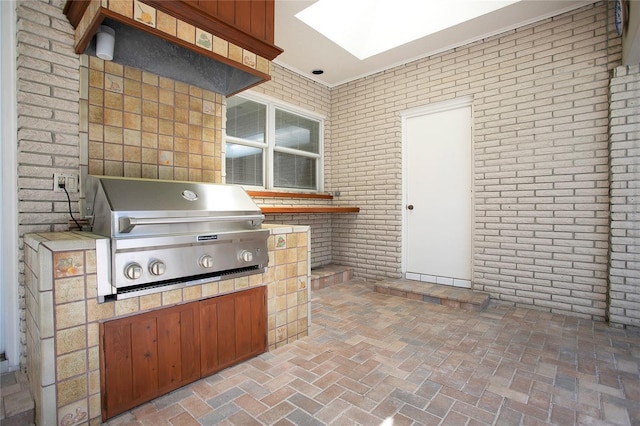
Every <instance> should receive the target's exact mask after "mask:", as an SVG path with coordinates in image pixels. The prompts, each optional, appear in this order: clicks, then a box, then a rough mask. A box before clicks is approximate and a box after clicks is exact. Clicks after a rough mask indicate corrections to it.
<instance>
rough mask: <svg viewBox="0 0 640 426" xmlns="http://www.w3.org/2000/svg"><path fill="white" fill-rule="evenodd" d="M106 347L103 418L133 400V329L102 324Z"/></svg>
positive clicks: (103, 365)
mask: <svg viewBox="0 0 640 426" xmlns="http://www.w3.org/2000/svg"><path fill="white" fill-rule="evenodd" d="M101 328H102V334H103V336H104V337H103V339H102V340H103V342H104V346H106V347H108V348H110V350H109V351H108V352H106V353H103V354H102V359H103V363H102V382H103V384H105V386H104V388H103V390H102V400H103V406H102V409H103V416H106V413H111V412H114V411H117V408H118V407H122V406H126V405H127V404H129V403H131V400H132V399H133V392H132V391H133V389H132V388H131V383H132V381H133V363H132V360H131V327H130V325H129V324H113V325H111V324H109V323H107V324H101Z"/></svg>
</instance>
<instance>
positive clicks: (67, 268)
mask: <svg viewBox="0 0 640 426" xmlns="http://www.w3.org/2000/svg"><path fill="white" fill-rule="evenodd" d="M264 227H265V228H269V229H270V230H271V234H270V236H269V239H268V247H269V266H268V267H267V270H266V272H264V273H263V274H256V275H250V276H247V277H241V278H236V279H231V280H225V281H218V282H212V283H206V284H201V285H195V286H191V287H184V288H182V289H176V290H169V291H165V292H161V293H155V294H151V295H145V296H140V297H134V298H131V299H124V300H118V301H112V302H106V303H102V304H99V303H98V301H97V300H98V299H97V286H96V251H95V241H96V239H99V238H103V237H100V236H98V235H95V234H91V233H86V232H56V233H41V234H28V235H25V237H24V241H25V284H26V286H25V287H26V292H27V294H26V303H27V309H26V311H27V319H26V323H27V371H28V375H29V382H30V384H31V388H32V389H31V391H32V393H33V395H34V399H35V403H36V423H37V424H38V425H48V424H57V425H65V426H69V425H74V424H86V423H89V424H100V423H101V405H100V404H101V397H100V361H99V358H100V355H99V324H100V322H102V321H106V320H110V319H114V318H118V317H121V316H125V315H131V314H136V313H142V312H145V311H149V310H152V309H157V308H161V307H168V306H172V305H176V304H179V303H183V302H190V301H195V300H200V299H205V298H208V297H213V296H217V295H222V294H227V293H232V292H236V291H241V290H243V289H247V288H250V287H256V286H266V287H267V316H268V318H267V320H268V321H267V333H268V336H267V345H268V349H269V350H273V349H275V348H277V347H280V346H283V345H285V344H287V343H290V342H293V341H295V340H298V339H300V338H302V337H304V336H307V334H308V329H309V325H310V321H309V316H310V312H311V309H310V303H311V298H310V286H309V276H310V266H309V265H310V264H309V250H310V248H309V232H310V231H309V227H307V226H287V225H264ZM54 422H55V423H54Z"/></svg>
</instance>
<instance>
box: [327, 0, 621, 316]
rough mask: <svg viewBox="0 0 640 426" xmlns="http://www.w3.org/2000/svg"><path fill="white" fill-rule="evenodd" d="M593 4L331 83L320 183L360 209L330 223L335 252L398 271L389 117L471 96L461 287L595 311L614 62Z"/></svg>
mask: <svg viewBox="0 0 640 426" xmlns="http://www.w3.org/2000/svg"><path fill="white" fill-rule="evenodd" d="M607 13H609V15H611V13H612V7H611V6H610V5H608V4H607V3H606V2H601V3H597V4H595V5H593V6H589V7H586V8H583V9H579V10H578V11H575V12H571V13H567V14H564V15H562V16H559V17H556V18H553V19H547V20H545V21H543V22H540V23H537V24H532V25H529V26H527V27H523V28H520V29H517V30H515V31H510V32H507V33H505V34H502V35H499V36H496V37H492V38H489V39H486V40H484V41H481V42H476V43H473V44H470V45H468V46H464V47H461V48H458V49H455V50H453V51H449V52H446V53H443V54H440V55H436V56H433V57H430V58H427V59H424V60H419V61H415V62H413V63H410V64H407V65H404V66H400V67H397V68H394V69H391V70H388V71H386V72H382V73H379V74H377V75H375V76H371V77H367V78H363V79H360V80H358V81H354V82H351V83H347V84H345V85H343V86H340V87H338V88H335V89H334V90H333V91H332V135H331V136H332V137H331V141H330V144H331V147H330V150H329V154H328V162H329V163H330V164H331V170H332V173H331V175H330V179H329V187H330V188H331V190H339V191H341V192H342V197H341V200H344V201H345V202H346V203H347V204H356V205H359V206H360V207H361V213H360V214H358V215H357V216H352V217H342V218H340V219H339V220H337V219H335V218H334V220H333V225H334V226H333V228H334V240H333V241H334V245H333V260H334V262H337V263H342V264H346V265H351V266H353V267H354V268H355V272H356V275H359V276H361V277H367V278H377V277H382V276H390V277H397V276H400V274H401V268H400V263H401V249H402V241H401V225H402V209H401V207H402V199H401V194H402V188H401V176H402V175H401V165H402V164H401V149H402V147H401V120H400V112H402V111H404V110H407V109H409V108H413V107H416V106H421V105H427V104H430V103H434V102H439V101H444V100H449V99H454V98H458V97H462V96H471V97H473V115H474V119H473V125H474V133H473V143H474V148H473V154H474V178H475V184H474V192H475V212H474V222H475V223H474V226H475V231H474V236H473V244H474V254H473V269H474V274H473V282H474V288H475V289H477V290H484V291H488V292H490V293H491V294H492V296H493V297H494V298H497V299H500V300H504V301H509V302H513V303H516V304H522V305H528V306H533V307H538V308H540V309H544V310H548V311H551V312H561V313H570V314H573V315H576V316H581V317H585V318H594V319H604V318H605V312H606V297H607V251H608V220H609V219H608V211H609V198H608V187H609V184H608V146H607V144H608V142H607V139H608V136H607V124H608V81H609V71H610V70H611V69H612V68H613V67H615V66H617V65H618V64H619V63H620V55H621V54H620V51H621V47H620V38H619V37H617V36H615V32H614V29H613V26H612V25H610V27H609V28H606V24H607V22H609V23H612V19H611V16H609V19H607Z"/></svg>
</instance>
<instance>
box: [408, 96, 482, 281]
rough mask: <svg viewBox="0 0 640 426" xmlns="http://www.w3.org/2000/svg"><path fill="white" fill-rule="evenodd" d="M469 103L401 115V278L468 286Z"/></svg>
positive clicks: (469, 253) (469, 202)
mask: <svg viewBox="0 0 640 426" xmlns="http://www.w3.org/2000/svg"><path fill="white" fill-rule="evenodd" d="M471 123H472V121H471V103H470V101H469V100H462V101H455V102H450V103H445V104H442V105H436V106H435V107H428V108H424V109H419V110H412V111H408V112H407V113H405V114H403V144H404V167H405V169H404V170H405V188H404V195H405V204H404V206H403V207H404V208H405V210H404V211H405V220H404V226H405V229H404V242H403V249H404V253H403V259H404V268H403V269H404V272H405V277H406V278H408V279H414V280H419V281H425V282H432V283H438V284H447V285H454V286H458V287H470V286H471V233H472V231H471V227H472V186H471V184H472V182H471V173H472V164H471V135H472V133H471Z"/></svg>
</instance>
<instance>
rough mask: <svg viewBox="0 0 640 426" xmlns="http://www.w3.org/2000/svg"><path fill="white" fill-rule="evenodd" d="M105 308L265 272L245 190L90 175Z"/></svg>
mask: <svg viewBox="0 0 640 426" xmlns="http://www.w3.org/2000/svg"><path fill="white" fill-rule="evenodd" d="M84 188H85V198H86V207H87V215H88V218H89V219H90V222H91V224H92V231H93V232H94V233H96V234H99V235H103V236H105V237H108V238H105V239H103V240H99V241H98V243H97V248H96V256H97V263H98V297H99V299H100V301H104V300H109V299H122V298H127V297H133V296H140V295H143V294H149V293H153V292H158V291H164V290H168V289H171V288H179V287H184V286H187V285H194V284H201V283H206V282H211V281H216V280H220V279H226V278H235V277H239V276H244V275H250V274H255V273H262V272H264V270H265V268H266V267H267V264H268V253H267V238H268V236H269V231H268V230H266V229H262V222H263V220H264V216H263V215H262V213H261V211H260V208H259V207H258V206H257V205H256V204H255V203H254V202H253V201H252V200H251V198H250V197H249V195H247V193H246V192H245V191H244V190H243V189H242V187H240V186H235V185H219V184H206V183H194V182H176V181H162V180H147V179H127V178H119V177H103V176H88V177H87V179H86V181H85V182H84Z"/></svg>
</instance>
